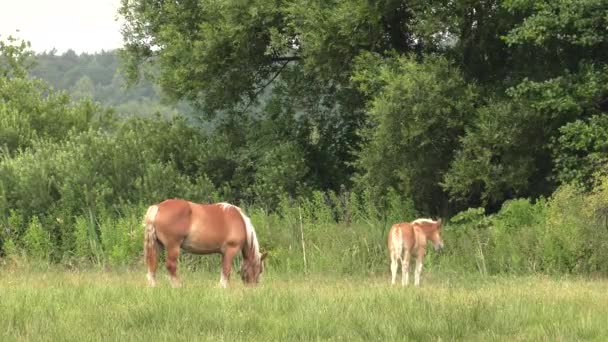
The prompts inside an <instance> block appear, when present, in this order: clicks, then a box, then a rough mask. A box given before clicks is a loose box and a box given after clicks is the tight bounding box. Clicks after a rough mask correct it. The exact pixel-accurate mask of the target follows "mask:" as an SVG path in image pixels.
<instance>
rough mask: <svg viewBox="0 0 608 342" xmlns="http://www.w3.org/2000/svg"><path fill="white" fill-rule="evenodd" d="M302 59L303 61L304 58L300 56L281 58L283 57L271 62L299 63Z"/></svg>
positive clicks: (272, 59)
mask: <svg viewBox="0 0 608 342" xmlns="http://www.w3.org/2000/svg"><path fill="white" fill-rule="evenodd" d="M301 59H302V57H300V56H281V57H273V58H271V59H270V60H271V61H272V62H293V61H299V60H301Z"/></svg>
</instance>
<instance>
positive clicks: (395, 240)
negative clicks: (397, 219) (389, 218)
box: [388, 222, 414, 251]
mask: <svg viewBox="0 0 608 342" xmlns="http://www.w3.org/2000/svg"><path fill="white" fill-rule="evenodd" d="M413 243H414V231H413V227H412V225H411V224H410V223H408V222H402V223H395V224H393V226H392V227H391V229H390V231H389V234H388V248H389V250H397V251H401V250H402V249H403V248H405V249H408V250H409V249H410V248H411V246H412V245H413Z"/></svg>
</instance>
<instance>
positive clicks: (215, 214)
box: [183, 203, 247, 254]
mask: <svg viewBox="0 0 608 342" xmlns="http://www.w3.org/2000/svg"><path fill="white" fill-rule="evenodd" d="M191 207H192V214H191V222H190V230H189V234H188V236H187V238H186V240H185V241H184V244H183V247H184V249H186V250H188V251H190V252H192V253H200V254H206V253H216V252H222V251H223V250H225V249H226V248H228V247H236V246H242V245H243V244H244V243H245V241H246V239H247V234H246V227H245V222H244V219H243V217H242V215H241V212H240V209H239V208H238V207H236V206H234V205H231V204H228V203H215V204H192V206H191Z"/></svg>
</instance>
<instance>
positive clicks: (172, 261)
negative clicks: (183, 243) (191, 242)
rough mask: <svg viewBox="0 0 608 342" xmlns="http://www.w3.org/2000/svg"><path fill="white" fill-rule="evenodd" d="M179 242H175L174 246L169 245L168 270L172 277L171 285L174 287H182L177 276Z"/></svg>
mask: <svg viewBox="0 0 608 342" xmlns="http://www.w3.org/2000/svg"><path fill="white" fill-rule="evenodd" d="M179 248H180V246H179V244H174V245H172V246H167V247H166V250H167V261H166V265H167V271H169V276H170V277H171V286H173V287H181V286H182V284H181V281H180V280H179V277H178V276H177V259H178V258H179Z"/></svg>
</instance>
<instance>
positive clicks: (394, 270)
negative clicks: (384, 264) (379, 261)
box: [391, 249, 399, 285]
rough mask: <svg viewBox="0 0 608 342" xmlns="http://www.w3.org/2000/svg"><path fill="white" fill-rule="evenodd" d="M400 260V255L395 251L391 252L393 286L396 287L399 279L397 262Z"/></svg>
mask: <svg viewBox="0 0 608 342" xmlns="http://www.w3.org/2000/svg"><path fill="white" fill-rule="evenodd" d="M398 258H399V254H397V251H395V249H392V250H391V276H392V278H391V285H395V279H397V260H398Z"/></svg>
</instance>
